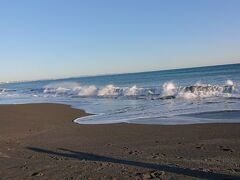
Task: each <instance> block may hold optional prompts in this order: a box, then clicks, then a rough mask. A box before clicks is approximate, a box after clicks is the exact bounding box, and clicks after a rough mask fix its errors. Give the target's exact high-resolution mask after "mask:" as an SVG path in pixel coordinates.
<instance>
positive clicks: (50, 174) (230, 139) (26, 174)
mask: <svg viewBox="0 0 240 180" xmlns="http://www.w3.org/2000/svg"><path fill="white" fill-rule="evenodd" d="M86 115H88V114H87V113H85V112H84V111H81V110H77V109H73V108H71V107H70V106H67V105H59V104H26V105H1V106H0V161H1V163H0V179H1V180H5V179H198V178H199V179H239V178H240V124H198V125H178V126H161V125H134V124H112V125H78V124H75V123H73V120H74V119H76V118H78V117H81V116H86Z"/></svg>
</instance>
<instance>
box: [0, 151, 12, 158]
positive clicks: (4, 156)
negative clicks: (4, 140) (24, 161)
mask: <svg viewBox="0 0 240 180" xmlns="http://www.w3.org/2000/svg"><path fill="white" fill-rule="evenodd" d="M0 158H10V156H8V155H6V154H3V153H2V152H0Z"/></svg>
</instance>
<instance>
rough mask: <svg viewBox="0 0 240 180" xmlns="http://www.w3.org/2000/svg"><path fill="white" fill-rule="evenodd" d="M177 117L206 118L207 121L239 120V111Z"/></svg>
mask: <svg viewBox="0 0 240 180" xmlns="http://www.w3.org/2000/svg"><path fill="white" fill-rule="evenodd" d="M178 116H185V117H195V118H207V119H229V120H230V119H237V120H239V119H240V110H219V111H207V112H198V113H191V114H181V115H178Z"/></svg>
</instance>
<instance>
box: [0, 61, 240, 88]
mask: <svg viewBox="0 0 240 180" xmlns="http://www.w3.org/2000/svg"><path fill="white" fill-rule="evenodd" d="M228 65H240V63H230V64H215V65H203V66H192V67H185V68H170V69H160V70H149V71H136V72H126V73H107V74H104V73H102V74H95V75H79V76H78V75H76V76H68V77H59V78H43V79H34V80H19V81H5V82H4V81H2V82H1V81H0V85H1V84H14V83H25V82H26V83H27V82H38V81H57V80H65V79H77V78H85V77H101V76H115V75H124V74H139V73H151V72H158V71H174V70H184V69H195V68H206V67H214V66H228Z"/></svg>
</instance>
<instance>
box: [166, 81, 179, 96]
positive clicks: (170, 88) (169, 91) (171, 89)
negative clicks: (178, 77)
mask: <svg viewBox="0 0 240 180" xmlns="http://www.w3.org/2000/svg"><path fill="white" fill-rule="evenodd" d="M175 90H176V86H175V84H174V83H173V82H166V83H164V84H163V96H172V95H174V94H175Z"/></svg>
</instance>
